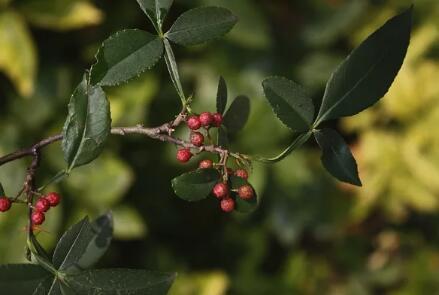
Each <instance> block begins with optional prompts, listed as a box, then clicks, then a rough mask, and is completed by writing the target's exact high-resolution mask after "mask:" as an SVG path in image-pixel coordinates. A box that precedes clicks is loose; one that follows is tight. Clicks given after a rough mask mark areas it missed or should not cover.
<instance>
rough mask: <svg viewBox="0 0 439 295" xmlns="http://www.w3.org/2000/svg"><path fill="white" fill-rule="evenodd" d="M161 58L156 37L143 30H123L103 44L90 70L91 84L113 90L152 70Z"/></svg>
mask: <svg viewBox="0 0 439 295" xmlns="http://www.w3.org/2000/svg"><path fill="white" fill-rule="evenodd" d="M162 55H163V43H162V41H161V39H160V38H159V37H158V36H155V35H152V34H150V33H148V32H145V31H142V30H123V31H119V32H117V33H115V34H114V35H112V36H111V37H109V38H108V39H107V40H105V41H104V43H103V44H102V46H101V48H100V49H99V51H98V53H97V54H96V60H97V62H96V63H95V64H94V65H93V66H92V68H91V73H90V83H91V84H92V85H100V86H114V85H118V84H120V83H122V82H126V81H128V80H129V79H131V78H134V77H135V76H138V75H140V74H141V73H143V72H144V71H146V70H148V69H150V68H152V67H153V66H154V65H155V64H156V63H157V62H158V61H159V59H160V58H161V57H162Z"/></svg>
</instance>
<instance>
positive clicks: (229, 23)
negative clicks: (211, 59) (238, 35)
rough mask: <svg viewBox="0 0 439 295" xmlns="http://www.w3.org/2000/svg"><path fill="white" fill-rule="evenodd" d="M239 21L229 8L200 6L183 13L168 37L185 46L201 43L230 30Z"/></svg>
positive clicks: (167, 34) (168, 33)
mask: <svg viewBox="0 0 439 295" xmlns="http://www.w3.org/2000/svg"><path fill="white" fill-rule="evenodd" d="M237 21H238V19H237V17H236V16H234V15H233V14H232V13H231V12H230V11H229V10H228V9H225V8H220V7H199V8H195V9H192V10H189V11H186V12H185V13H183V14H182V15H181V16H180V17H179V18H178V19H177V20H176V21H175V23H174V24H173V26H172V27H171V29H170V30H169V31H168V32H167V33H166V38H168V39H169V40H171V41H173V42H175V43H177V44H180V45H184V46H189V45H196V44H201V43H204V42H207V41H210V40H212V39H216V38H219V37H221V36H223V35H224V34H226V33H227V32H229V31H230V30H231V29H232V28H233V26H234V25H235V24H236V22H237Z"/></svg>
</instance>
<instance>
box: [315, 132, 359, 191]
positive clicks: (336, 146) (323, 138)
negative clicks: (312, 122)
mask: <svg viewBox="0 0 439 295" xmlns="http://www.w3.org/2000/svg"><path fill="white" fill-rule="evenodd" d="M314 136H315V138H316V140H317V143H318V144H319V146H320V148H321V149H322V157H321V160H322V163H323V166H325V168H326V170H328V172H329V173H331V174H332V176H334V177H335V178H337V179H338V180H340V181H344V182H347V183H350V184H354V185H358V186H361V180H360V178H359V177H358V169H357V163H356V162H355V159H354V157H353V156H352V153H351V150H350V149H349V147H348V145H347V144H346V143H345V141H344V140H343V138H342V137H341V136H340V134H338V132H336V131H335V130H332V129H322V130H317V131H315V132H314Z"/></svg>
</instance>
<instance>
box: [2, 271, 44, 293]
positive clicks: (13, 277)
mask: <svg viewBox="0 0 439 295" xmlns="http://www.w3.org/2000/svg"><path fill="white" fill-rule="evenodd" d="M50 276H51V274H50V273H49V272H47V271H46V270H44V269H43V268H42V267H40V266H38V265H35V264H3V265H0V290H2V292H6V293H5V294H32V293H33V291H34V290H35V288H37V286H38V285H39V284H40V283H41V282H42V281H43V280H44V279H46V278H47V277H50Z"/></svg>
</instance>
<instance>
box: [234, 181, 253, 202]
mask: <svg viewBox="0 0 439 295" xmlns="http://www.w3.org/2000/svg"><path fill="white" fill-rule="evenodd" d="M238 195H239V197H240V198H241V199H243V200H250V199H251V198H253V195H254V192H253V188H252V187H251V186H250V185H248V184H246V185H243V186H241V187H240V188H239V189H238Z"/></svg>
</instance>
